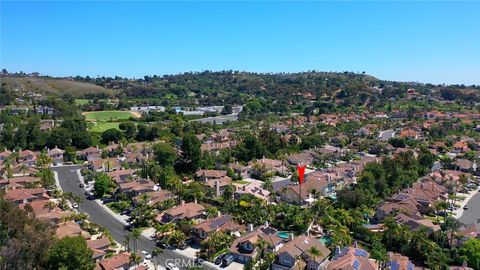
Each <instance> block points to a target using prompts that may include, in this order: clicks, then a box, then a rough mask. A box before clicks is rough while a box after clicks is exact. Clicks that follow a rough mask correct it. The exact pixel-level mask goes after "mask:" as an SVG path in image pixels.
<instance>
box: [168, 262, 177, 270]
mask: <svg viewBox="0 0 480 270" xmlns="http://www.w3.org/2000/svg"><path fill="white" fill-rule="evenodd" d="M166 268H167V270H180V268H178V267H177V266H176V265H175V264H173V263H171V262H170V263H167V267H166Z"/></svg>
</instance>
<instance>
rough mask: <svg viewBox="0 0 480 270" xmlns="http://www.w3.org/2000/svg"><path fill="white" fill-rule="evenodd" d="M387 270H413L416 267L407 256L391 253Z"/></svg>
mask: <svg viewBox="0 0 480 270" xmlns="http://www.w3.org/2000/svg"><path fill="white" fill-rule="evenodd" d="M385 269H386V270H413V269H415V265H414V264H413V263H412V262H411V261H410V259H409V258H408V257H407V256H403V255H402V254H398V253H393V252H389V253H388V262H387V265H386V268H385Z"/></svg>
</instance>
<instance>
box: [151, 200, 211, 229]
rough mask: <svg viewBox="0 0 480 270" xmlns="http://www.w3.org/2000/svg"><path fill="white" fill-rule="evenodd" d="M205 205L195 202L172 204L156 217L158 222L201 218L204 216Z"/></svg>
mask: <svg viewBox="0 0 480 270" xmlns="http://www.w3.org/2000/svg"><path fill="white" fill-rule="evenodd" d="M205 216H206V215H205V207H204V206H203V205H201V204H198V203H196V202H190V203H185V202H184V201H182V203H181V204H180V205H177V206H174V207H172V208H169V209H167V210H165V211H164V212H163V213H161V214H159V215H157V217H156V219H155V220H157V221H158V222H160V223H164V224H165V223H170V222H174V223H176V222H179V221H180V220H183V219H187V220H201V219H204V218H205Z"/></svg>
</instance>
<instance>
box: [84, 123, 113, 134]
mask: <svg viewBox="0 0 480 270" xmlns="http://www.w3.org/2000/svg"><path fill="white" fill-rule="evenodd" d="M119 125H120V123H117V122H94V123H93V125H92V126H91V127H90V130H91V131H93V132H104V131H105V130H107V129H111V128H116V129H118V126H119Z"/></svg>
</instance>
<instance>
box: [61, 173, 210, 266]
mask: <svg viewBox="0 0 480 270" xmlns="http://www.w3.org/2000/svg"><path fill="white" fill-rule="evenodd" d="M81 167H82V166H62V167H53V168H52V170H54V171H55V172H57V174H58V178H59V182H60V186H61V188H62V189H63V190H64V191H65V192H67V191H70V192H72V193H73V194H75V195H77V196H80V197H81V198H83V199H84V200H83V202H81V203H80V205H79V207H78V211H80V212H84V213H87V214H88V215H89V220H90V221H91V222H93V223H96V224H99V225H101V226H104V227H105V228H107V229H108V230H109V231H110V233H111V234H112V237H113V239H114V240H115V241H117V242H118V243H123V241H124V240H125V236H126V235H127V234H129V233H130V232H129V231H126V230H125V229H124V226H123V224H122V223H121V222H120V221H118V220H117V219H115V218H114V217H113V216H111V215H110V214H109V213H108V212H106V211H105V210H104V209H103V208H102V207H101V206H100V205H98V204H97V203H96V202H95V201H90V200H87V199H86V198H85V194H84V193H85V190H84V189H83V188H80V187H79V184H80V179H79V178H78V174H77V170H79V169H80V168H81ZM132 245H133V243H131V244H130V246H132ZM137 246H138V250H139V251H140V250H145V251H148V252H150V253H151V252H152V250H153V249H154V248H155V244H154V242H153V241H151V240H149V239H148V238H146V237H144V236H140V238H139V239H138V240H137ZM158 261H160V265H162V266H164V265H165V263H166V262H172V263H174V264H176V265H177V266H179V267H180V268H182V269H185V268H187V266H193V260H191V259H189V258H187V257H185V256H182V255H181V254H178V253H176V252H174V251H172V250H167V249H165V250H163V253H162V254H160V255H159V256H158ZM181 266H183V267H181ZM203 268H204V269H216V268H212V267H208V266H204V267H203Z"/></svg>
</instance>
